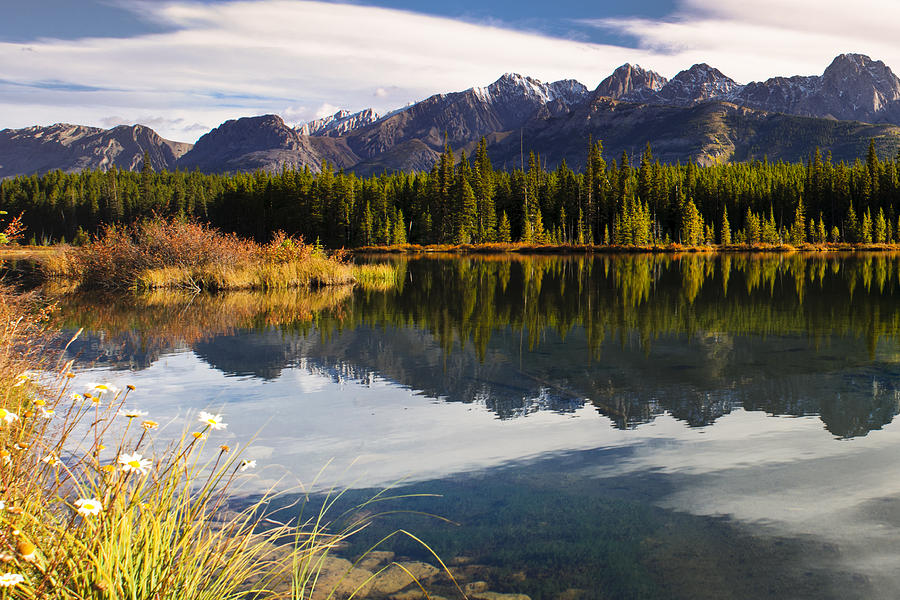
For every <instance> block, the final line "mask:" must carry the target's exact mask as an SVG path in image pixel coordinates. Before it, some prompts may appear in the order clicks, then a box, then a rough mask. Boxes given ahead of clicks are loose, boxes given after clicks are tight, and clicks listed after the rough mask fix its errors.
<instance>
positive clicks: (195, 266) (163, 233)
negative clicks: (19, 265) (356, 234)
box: [40, 220, 392, 291]
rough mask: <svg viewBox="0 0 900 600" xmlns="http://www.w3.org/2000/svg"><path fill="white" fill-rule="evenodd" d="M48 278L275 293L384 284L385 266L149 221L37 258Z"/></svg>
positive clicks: (291, 241) (290, 242)
mask: <svg viewBox="0 0 900 600" xmlns="http://www.w3.org/2000/svg"><path fill="white" fill-rule="evenodd" d="M40 264H41V268H42V270H43V273H44V274H45V276H46V277H48V278H50V279H57V280H64V281H69V282H72V283H73V284H74V286H75V287H78V288H80V289H90V290H95V289H135V290H153V289H171V288H183V289H189V290H193V291H200V290H209V291H219V290H250V289H253V290H278V289H290V288H302V287H323V286H334V285H346V284H352V283H355V282H356V281H357V279H362V280H364V281H365V282H367V283H370V284H373V285H375V284H383V283H385V282H389V281H390V279H391V277H392V274H391V273H390V272H388V271H387V270H385V269H384V268H382V269H379V268H375V267H371V266H357V265H353V264H351V263H349V262H347V260H346V254H345V253H343V252H335V253H332V254H330V255H329V254H327V253H326V252H325V251H324V250H322V249H321V248H320V247H318V246H315V245H311V244H306V243H304V242H303V240H302V239H300V238H291V237H287V236H285V235H284V234H278V235H276V236H275V237H274V239H273V240H272V241H270V242H269V243H267V244H257V243H255V242H253V241H250V240H244V239H241V238H238V237H237V236H234V235H230V234H224V233H221V232H219V231H218V230H216V229H213V228H211V227H208V226H205V225H201V224H198V223H190V222H180V221H162V220H153V221H146V222H143V223H139V224H135V225H132V226H128V227H123V226H109V227H107V228H106V229H105V230H104V231H103V233H102V234H101V235H100V236H98V237H97V238H96V239H94V240H93V241H91V242H90V243H88V244H86V245H84V246H79V247H74V246H65V247H62V248H60V249H59V251H58V252H55V253H49V254H47V255H46V256H44V257H43V258H42V260H41V263H40Z"/></svg>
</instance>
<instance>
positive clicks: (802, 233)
mask: <svg viewBox="0 0 900 600" xmlns="http://www.w3.org/2000/svg"><path fill="white" fill-rule="evenodd" d="M805 241H806V211H805V209H804V207H803V198H799V199H798V200H797V210H796V211H794V223H793V224H792V225H791V244H793V245H794V246H799V245H800V244H802V243H804V242H805Z"/></svg>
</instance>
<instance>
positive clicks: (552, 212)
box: [0, 138, 900, 248]
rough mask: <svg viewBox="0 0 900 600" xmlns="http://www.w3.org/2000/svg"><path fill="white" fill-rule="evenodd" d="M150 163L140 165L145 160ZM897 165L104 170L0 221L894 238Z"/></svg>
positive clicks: (34, 198) (795, 239)
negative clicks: (366, 171) (373, 172)
mask: <svg viewBox="0 0 900 600" xmlns="http://www.w3.org/2000/svg"><path fill="white" fill-rule="evenodd" d="M145 158H146V157H145ZM898 173H900V157H891V158H886V159H885V158H881V157H879V156H878V154H877V153H876V151H875V146H874V143H871V144H870V146H869V151H868V154H867V156H866V157H865V160H861V159H858V160H856V161H855V162H853V163H849V164H848V163H846V162H843V161H841V162H834V161H833V160H832V158H831V156H830V154H828V155H825V156H823V155H822V154H821V153H820V152H819V151H818V149H817V150H816V151H815V152H814V153H813V154H812V155H811V156H810V157H809V159H808V160H807V161H804V162H797V163H786V162H781V161H779V162H774V163H772V162H769V161H768V160H765V159H763V160H761V161H759V160H755V161H752V162H745V163H734V164H723V165H712V166H700V165H697V164H695V163H693V162H689V163H687V164H684V165H682V164H674V165H672V164H662V163H660V162H659V161H658V160H655V159H654V157H653V152H652V149H651V148H650V146H649V145H648V146H647V147H646V148H645V149H644V151H643V152H642V153H641V154H640V156H629V155H628V154H627V153H625V152H623V153H622V155H621V157H619V159H618V160H616V159H612V160H607V158H606V157H605V156H604V154H603V144H602V142H601V141H599V140H596V141H591V142H590V143H589V144H588V149H587V160H586V164H585V168H584V169H583V170H582V171H581V172H578V173H576V172H575V171H573V170H572V169H571V168H569V167H568V165H566V164H565V162H563V163H562V164H560V165H559V166H558V167H557V168H555V169H552V170H548V169H547V168H545V167H544V166H542V162H541V158H540V156H538V155H535V154H534V153H532V154H530V156H529V157H528V161H527V166H526V165H525V163H524V161H523V168H520V169H515V170H512V171H503V170H496V169H494V168H493V166H492V165H491V161H490V159H489V158H488V152H487V142H486V141H485V139H483V138H482V140H481V142H480V143H479V144H478V146H477V149H476V150H475V152H474V153H473V154H472V155H471V156H467V155H466V154H465V152H463V153H461V154H460V155H459V156H457V154H456V153H455V152H454V150H453V149H452V148H451V147H450V146H449V145H445V147H444V150H443V152H442V153H441V154H440V156H439V157H438V160H437V161H436V163H435V165H434V167H433V168H432V169H431V170H430V171H427V172H426V171H423V172H415V173H385V174H382V175H377V176H370V177H360V176H357V175H355V174H353V173H349V172H345V171H343V170H338V171H335V170H334V168H333V167H332V166H331V165H328V164H325V165H323V167H322V169H321V171H320V172H319V173H314V172H312V171H311V170H310V169H309V168H308V167H304V168H302V169H284V170H282V171H281V172H276V173H270V172H263V171H257V172H254V173H234V174H224V175H212V174H204V173H200V172H198V171H193V172H186V171H175V172H159V173H157V172H154V171H153V170H152V169H151V167H150V164H149V160H145V161H144V167H143V169H142V170H141V171H140V172H130V171H122V170H118V169H115V168H113V169H110V170H109V171H105V172H103V171H97V170H94V171H82V172H80V173H63V172H61V171H53V172H50V173H47V174H44V175H40V176H38V175H33V176H27V177H26V176H20V177H15V178H10V179H5V180H3V181H0V210H5V211H7V212H8V213H10V215H19V214H21V215H22V224H23V226H24V227H25V228H26V234H25V238H26V240H28V241H31V242H34V243H50V242H59V241H69V242H73V241H74V242H76V243H78V242H81V241H84V240H86V239H87V238H88V236H89V235H90V234H92V233H94V232H96V231H97V230H98V229H99V228H101V227H102V226H103V225H104V224H108V223H118V222H132V221H134V220H137V219H142V218H146V217H150V216H154V215H156V216H166V217H177V218H196V219H199V220H202V221H206V222H209V223H211V224H212V225H214V226H216V227H219V228H221V229H223V230H225V231H230V232H235V233H237V234H239V235H243V236H247V237H252V238H255V239H257V240H258V241H267V240H268V239H270V238H271V236H272V234H273V233H274V232H276V231H279V230H281V231H285V232H286V233H288V234H291V235H302V236H304V238H305V239H307V240H308V241H313V240H319V241H320V242H321V243H322V244H323V245H326V246H328V247H333V248H338V247H357V246H368V245H388V244H404V243H418V244H436V243H440V244H469V243H491V242H511V241H521V242H525V243H535V244H538V243H556V244H564V243H568V244H620V245H648V244H657V243H662V244H665V243H671V242H678V243H682V244H685V245H701V244H715V243H724V244H728V243H758V242H762V243H794V244H799V243H803V242H814V243H815V242H826V241H835V242H837V241H842V242H864V243H865V242H869V243H871V242H875V243H890V242H897V241H900V214H898V212H897V210H896V208H895V204H896V202H895V200H896V199H897V198H898V197H900V181H898V180H900V175H898Z"/></svg>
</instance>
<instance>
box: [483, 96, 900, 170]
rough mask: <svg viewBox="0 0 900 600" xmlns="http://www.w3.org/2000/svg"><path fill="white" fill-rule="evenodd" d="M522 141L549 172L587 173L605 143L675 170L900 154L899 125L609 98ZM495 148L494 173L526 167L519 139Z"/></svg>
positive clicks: (541, 124) (541, 126)
mask: <svg viewBox="0 0 900 600" xmlns="http://www.w3.org/2000/svg"><path fill="white" fill-rule="evenodd" d="M517 133H518V132H517ZM522 135H523V137H524V139H525V147H526V148H533V149H534V150H535V151H536V152H537V151H539V152H540V155H541V159H542V161H544V162H545V163H546V164H547V166H548V167H550V168H553V167H554V166H556V165H559V164H560V163H561V162H562V161H563V160H565V161H566V163H567V164H568V165H569V166H570V167H572V168H574V169H580V168H582V167H583V166H584V162H585V159H586V155H587V140H588V137H589V136H592V137H593V139H600V140H602V141H603V148H604V155H605V156H606V159H607V160H612V159H616V160H619V157H620V156H621V154H622V152H623V151H625V152H627V153H628V155H629V156H631V157H632V159H636V157H637V156H638V155H639V154H640V152H642V151H643V149H644V147H645V146H646V144H647V143H649V144H650V145H651V148H652V150H653V154H654V157H655V158H657V159H659V160H661V161H663V162H670V163H674V162H676V161H681V162H684V161H686V160H693V161H696V162H697V163H699V164H714V163H722V162H730V161H745V160H753V159H759V160H762V159H763V158H764V157H768V159H770V160H785V161H799V160H805V159H807V158H809V155H810V153H811V152H812V151H813V149H815V148H816V147H819V148H821V149H822V151H823V152H829V151H830V152H831V153H832V155H833V157H834V159H835V160H846V161H853V160H855V159H856V158H858V157H861V156H865V153H866V149H867V147H868V144H869V140H870V139H874V140H875V141H876V148H877V150H878V152H879V154H880V155H882V156H894V155H895V154H896V152H897V149H898V147H900V126H896V125H888V124H877V125H872V124H866V123H860V122H856V121H837V120H833V119H820V118H813V117H800V116H794V115H785V114H777V113H769V112H765V111H760V110H756V109H752V108H748V107H745V106H739V105H737V104H734V103H731V102H724V101H708V102H700V103H694V104H692V105H690V106H667V105H662V104H637V103H631V102H624V101H619V100H613V99H611V98H603V97H601V98H596V99H594V100H592V101H591V102H588V103H584V104H582V105H580V106H578V107H577V108H576V109H575V110H573V111H571V112H570V113H569V114H567V115H566V116H564V117H561V118H557V119H552V120H541V119H535V120H532V121H531V122H529V123H527V124H526V125H524V126H523V128H522ZM488 141H489V146H488V150H489V153H490V156H491V160H492V161H493V163H494V165H495V166H498V167H503V166H506V167H510V168H511V167H515V166H518V165H519V164H520V160H521V158H520V154H519V152H520V149H519V148H520V146H519V136H518V135H515V136H504V135H502V134H500V135H495V136H492V137H490V138H489V139H488Z"/></svg>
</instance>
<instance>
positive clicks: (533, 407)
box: [60, 254, 900, 438]
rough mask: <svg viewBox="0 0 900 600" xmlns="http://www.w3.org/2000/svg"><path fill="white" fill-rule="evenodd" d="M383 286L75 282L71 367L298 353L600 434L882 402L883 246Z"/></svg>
mask: <svg viewBox="0 0 900 600" xmlns="http://www.w3.org/2000/svg"><path fill="white" fill-rule="evenodd" d="M397 266H398V269H400V271H401V273H402V277H400V280H401V282H402V283H401V285H399V286H398V287H397V288H396V289H393V290H389V291H386V292H371V291H364V290H355V291H352V292H351V291H350V290H349V289H343V288H338V289H330V290H325V291H320V292H306V293H297V292H283V293H274V294H273V293H269V294H261V293H249V292H248V293H235V294H223V295H200V296H190V295H179V294H171V293H157V294H153V295H149V296H141V297H138V298H122V297H119V298H98V297H96V296H76V297H69V299H67V300H65V301H62V302H61V304H60V319H61V322H62V323H63V324H65V325H67V326H68V327H71V328H75V327H78V326H85V327H86V328H87V329H88V330H90V331H91V332H92V333H91V334H90V335H86V336H83V338H82V340H81V341H79V342H78V343H77V344H76V345H75V346H73V348H72V350H73V352H74V353H76V354H77V355H78V357H79V359H80V360H81V361H83V362H85V363H104V364H107V365H109V366H112V367H115V368H129V369H140V368H146V367H148V366H149V365H151V364H153V363H154V362H155V361H157V360H159V358H160V356H163V355H165V354H167V353H172V352H176V351H178V350H180V349H186V348H189V349H190V350H191V351H192V352H193V353H194V354H195V355H196V356H197V357H199V358H200V359H201V360H202V361H204V362H205V363H207V364H208V365H210V366H211V367H213V368H215V369H218V370H220V371H223V372H225V373H226V374H230V375H238V376H251V377H256V378H261V379H263V380H273V379H277V378H278V377H280V375H281V373H282V372H283V371H284V370H285V369H287V368H293V367H296V366H298V365H301V366H302V367H303V368H304V369H306V370H308V371H309V372H311V373H314V374H317V375H323V376H326V377H328V378H330V379H331V380H332V381H336V382H342V381H359V382H367V381H371V380H372V378H373V377H379V378H383V379H386V380H389V381H392V382H397V383H399V384H401V385H403V386H406V387H408V388H411V389H412V390H415V391H417V392H419V393H421V394H422V395H425V396H428V397H432V398H439V399H441V400H444V401H448V402H462V403H478V404H481V405H484V406H485V407H487V408H488V409H490V410H491V411H493V412H494V413H496V414H497V415H498V416H499V417H501V418H504V419H507V418H514V417H518V416H523V415H528V414H531V413H534V412H536V411H541V410H552V411H558V412H572V411H575V410H577V409H579V408H581V407H583V406H585V405H588V406H593V407H594V408H595V409H596V410H597V411H598V412H599V413H600V414H602V415H604V416H606V417H608V418H609V419H610V420H611V422H612V423H613V424H614V426H615V427H617V428H622V429H627V428H631V427H635V426H638V425H640V424H643V423H647V422H649V421H652V420H654V419H655V418H657V417H658V416H659V415H661V414H670V415H672V416H674V417H675V418H676V419H679V420H681V421H683V422H684V423H686V424H687V425H689V426H697V427H700V426H706V425H710V424H712V423H715V422H716V421H717V419H719V418H721V417H722V416H723V415H727V414H729V413H731V412H732V411H733V410H734V409H735V408H736V407H743V408H744V409H746V410H753V411H765V412H766V413H769V414H773V415H795V416H801V415H818V416H819V417H820V418H821V420H822V421H823V423H824V424H825V427H826V428H827V429H828V430H829V431H830V432H831V433H832V434H834V435H835V436H837V437H842V438H850V437H856V436H860V435H865V434H866V433H868V432H869V431H871V430H873V429H879V428H881V427H882V426H884V425H885V424H887V423H889V422H890V421H891V420H892V419H893V417H894V416H895V415H896V414H897V412H898V387H897V383H896V382H897V381H898V378H897V375H898V374H900V367H898V356H900V355H898V347H897V340H898V339H900V338H898V333H900V320H898V315H897V313H896V311H895V310H894V308H895V306H896V303H897V298H898V294H900V287H898V283H900V258H898V257H897V256H896V255H890V254H888V255H883V254H882V255H873V254H863V255H852V256H847V255H842V256H835V255H827V254H816V255H810V256H802V255H799V254H792V255H770V256H758V255H757V256H750V255H722V256H712V255H698V254H688V255H681V256H672V255H624V256H602V257H584V256H580V257H564V258H560V257H529V258H525V257H515V258H509V257H475V258H455V259H439V258H419V259H405V258H403V259H399V260H398V261H397Z"/></svg>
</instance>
